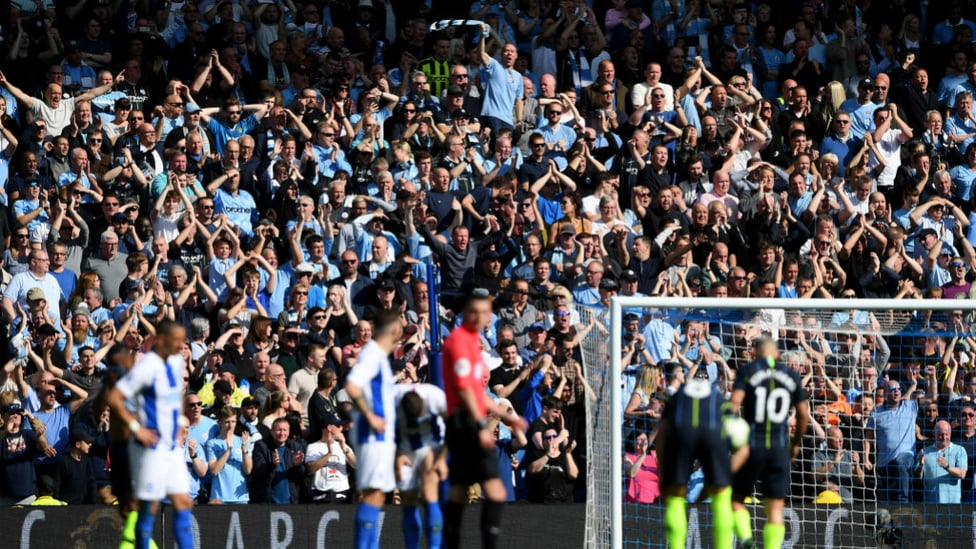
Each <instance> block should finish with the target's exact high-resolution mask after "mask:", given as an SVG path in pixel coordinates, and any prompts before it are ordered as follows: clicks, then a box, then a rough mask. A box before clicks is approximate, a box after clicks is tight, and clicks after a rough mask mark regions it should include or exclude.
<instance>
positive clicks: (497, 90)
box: [481, 59, 524, 124]
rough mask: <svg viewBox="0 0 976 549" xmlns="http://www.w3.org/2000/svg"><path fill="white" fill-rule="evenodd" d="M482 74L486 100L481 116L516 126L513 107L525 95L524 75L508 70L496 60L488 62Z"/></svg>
mask: <svg viewBox="0 0 976 549" xmlns="http://www.w3.org/2000/svg"><path fill="white" fill-rule="evenodd" d="M482 74H483V77H482V79H481V81H482V82H484V84H485V100H484V103H482V106H481V114H482V115H484V116H491V117H494V118H497V119H499V120H501V121H503V122H507V123H509V124H514V123H515V122H514V120H513V111H514V108H513V106H514V105H515V103H516V101H518V99H519V98H521V97H522V96H523V95H524V93H523V88H522V85H523V82H522V75H521V74H520V73H518V72H517V71H515V70H514V69H506V68H505V67H503V66H502V64H501V63H499V62H498V61H497V60H495V59H492V60H490V61H489V62H488V66H487V67H485V69H484V71H483V73H482Z"/></svg>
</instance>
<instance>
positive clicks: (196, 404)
mask: <svg viewBox="0 0 976 549" xmlns="http://www.w3.org/2000/svg"><path fill="white" fill-rule="evenodd" d="M186 405H187V406H189V407H190V408H202V407H203V403H202V402H187V403H186Z"/></svg>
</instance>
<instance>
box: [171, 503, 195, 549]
mask: <svg viewBox="0 0 976 549" xmlns="http://www.w3.org/2000/svg"><path fill="white" fill-rule="evenodd" d="M191 513H192V511H190V510H189V509H183V510H182V511H173V537H174V538H176V546H177V547H179V548H180V549H193V519H192V518H191Z"/></svg>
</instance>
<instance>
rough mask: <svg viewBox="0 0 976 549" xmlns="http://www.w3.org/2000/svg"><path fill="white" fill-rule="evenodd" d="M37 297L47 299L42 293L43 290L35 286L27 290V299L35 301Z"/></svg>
mask: <svg viewBox="0 0 976 549" xmlns="http://www.w3.org/2000/svg"><path fill="white" fill-rule="evenodd" d="M38 299H47V296H45V295H44V290H42V289H40V288H39V287H37V286H35V287H33V288H31V289H30V290H27V301H37V300H38Z"/></svg>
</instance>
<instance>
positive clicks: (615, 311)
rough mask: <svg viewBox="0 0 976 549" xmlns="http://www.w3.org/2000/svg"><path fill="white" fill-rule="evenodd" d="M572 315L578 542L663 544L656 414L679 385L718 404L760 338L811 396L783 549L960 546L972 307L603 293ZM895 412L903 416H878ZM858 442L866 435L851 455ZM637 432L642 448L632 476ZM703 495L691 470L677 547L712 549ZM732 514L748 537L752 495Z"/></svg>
mask: <svg viewBox="0 0 976 549" xmlns="http://www.w3.org/2000/svg"><path fill="white" fill-rule="evenodd" d="M580 316H581V322H582V324H583V325H586V326H589V327H590V328H589V329H588V330H586V332H585V336H584V338H583V341H582V355H583V361H584V370H585V375H586V377H587V381H588V383H589V385H590V387H591V388H592V389H593V393H595V394H593V395H591V400H592V402H590V403H589V406H588V411H587V425H586V427H587V428H586V432H587V468H586V474H587V512H586V521H587V522H586V546H587V547H591V548H604V547H610V548H613V549H617V548H622V547H635V548H636V547H642V548H643V547H666V546H667V543H666V540H665V537H664V521H663V514H664V508H663V505H661V501H660V497H659V480H660V479H658V477H657V467H656V461H655V460H656V455H655V454H654V451H653V437H654V432H655V427H656V422H657V418H658V416H659V415H660V411H661V409H662V408H663V406H664V403H665V401H666V400H667V397H668V395H669V394H671V392H673V391H674V390H675V388H676V387H677V386H679V385H680V383H681V382H682V379H686V378H688V377H690V376H699V377H707V378H708V379H709V381H711V382H712V383H713V384H716V385H717V386H718V387H719V388H720V389H721V390H723V391H725V392H726V393H727V395H731V390H732V383H733V380H734V378H735V372H736V369H737V368H738V367H739V366H740V365H744V364H747V363H748V362H750V361H751V360H752V358H753V357H752V341H753V340H754V339H755V338H757V337H760V336H764V335H765V336H769V337H772V338H774V339H776V340H777V342H778V346H779V349H780V353H781V356H780V361H781V362H783V363H784V364H786V365H787V366H789V367H790V368H793V369H794V370H795V371H797V373H798V374H799V375H800V377H801V378H802V379H803V383H804V386H805V388H806V390H807V394H808V396H809V398H810V412H811V413H810V415H811V418H810V419H811V421H810V427H809V428H808V429H807V431H806V432H805V433H804V437H803V444H802V447H801V451H800V455H799V457H798V458H797V459H796V460H794V462H793V464H792V471H791V477H790V494H789V496H788V499H787V504H786V507H787V509H786V515H785V516H786V540H785V543H784V547H833V548H840V547H850V548H864V547H963V546H968V547H973V546H974V541H976V513H973V512H972V511H971V506H968V505H967V506H962V505H960V503H972V502H973V501H974V493H973V476H974V467H973V465H974V464H976V418H974V417H972V416H973V415H976V414H974V406H976V370H974V364H976V358H974V357H976V329H974V326H976V315H974V311H973V303H972V301H970V300H935V301H929V300H926V301H920V300H860V299H830V300H812V299H811V300H802V299H800V300H798V299H793V300H789V299H721V300H719V299H712V298H694V299H684V298H633V297H631V298H626V297H617V298H614V299H613V302H612V305H611V307H610V308H609V309H588V308H583V307H581V308H580ZM894 386H897V387H898V388H900V389H901V396H900V398H899V396H898V394H897V393H896V392H895V391H893V390H890V389H891V388H892V387H894ZM896 405H898V406H900V407H899V408H898V410H899V411H900V412H904V413H900V414H887V415H884V414H882V412H884V411H885V410H886V409H889V408H894V407H895V406H896ZM872 414H874V415H873V416H872ZM893 418H897V419H893ZM882 423H883V425H882ZM940 430H942V431H947V432H948V434H949V440H948V441H945V440H944V439H945V437H944V436H942V437H940V436H939V434H938V433H939V432H940ZM873 436H877V437H878V439H879V440H878V441H877V442H876V443H875V444H870V445H869V447H868V448H866V444H865V442H866V437H867V441H868V442H870V440H872V438H871V437H873ZM645 437H646V438H649V439H650V441H651V443H650V447H651V450H649V451H648V452H645V456H644V457H643V459H640V463H638V464H637V465H638V466H637V467H634V464H635V463H636V462H637V461H638V459H639V456H638V453H639V450H638V448H637V446H636V443H637V442H638V440H639V439H642V438H645ZM881 439H883V440H884V441H882V440H881ZM962 451H965V452H962ZM632 473H633V474H632ZM959 477H961V478H959ZM703 488H704V479H703V477H702V476H701V475H700V474H697V473H696V474H695V475H693V477H692V480H691V482H690V483H689V486H688V499H689V502H690V503H691V504H689V507H688V515H689V519H688V520H689V528H688V532H689V533H688V540H689V541H688V547H711V542H712V538H711V531H710V524H711V517H710V509H709V506H708V505H704V504H703V503H704V499H705V496H703V495H702V492H703ZM694 503H698V505H695V504H694ZM747 503H749V504H750V505H751V506H750V513H751V515H752V517H753V535H754V536H756V539H762V526H763V524H764V511H763V508H762V495H761V485H760V486H758V487H757V491H756V493H754V494H753V495H752V497H751V498H750V499H749V500H747Z"/></svg>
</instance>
